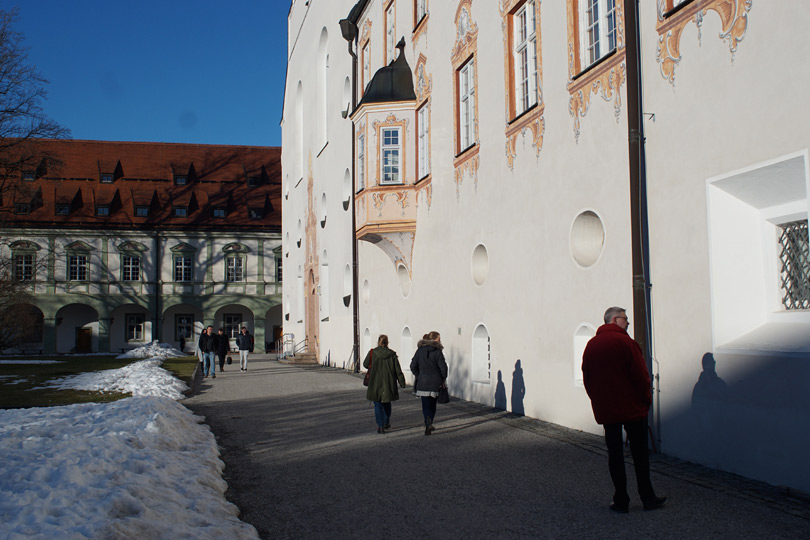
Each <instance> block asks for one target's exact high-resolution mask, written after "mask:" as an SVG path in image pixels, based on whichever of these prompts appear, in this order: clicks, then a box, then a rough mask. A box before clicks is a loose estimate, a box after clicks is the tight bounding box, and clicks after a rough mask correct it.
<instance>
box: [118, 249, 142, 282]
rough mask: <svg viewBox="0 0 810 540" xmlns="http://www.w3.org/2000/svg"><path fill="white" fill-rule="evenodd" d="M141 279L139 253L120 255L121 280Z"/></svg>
mask: <svg viewBox="0 0 810 540" xmlns="http://www.w3.org/2000/svg"><path fill="white" fill-rule="evenodd" d="M140 280H141V257H140V256H139V255H122V256H121V281H140Z"/></svg>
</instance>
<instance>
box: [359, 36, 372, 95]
mask: <svg viewBox="0 0 810 540" xmlns="http://www.w3.org/2000/svg"><path fill="white" fill-rule="evenodd" d="M362 54H363V85H362V86H363V87H362V88H361V89H360V93H361V94H365V93H366V86H368V83H369V82H370V79H369V78H370V77H371V43H366V44H365V46H364V47H363V49H362Z"/></svg>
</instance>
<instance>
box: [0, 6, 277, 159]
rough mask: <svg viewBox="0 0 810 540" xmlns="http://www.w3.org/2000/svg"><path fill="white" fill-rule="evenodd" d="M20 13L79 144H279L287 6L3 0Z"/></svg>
mask: <svg viewBox="0 0 810 540" xmlns="http://www.w3.org/2000/svg"><path fill="white" fill-rule="evenodd" d="M15 6H19V9H20V11H19V16H18V19H17V24H16V29H17V30H18V31H20V32H22V33H23V34H24V35H25V41H24V43H25V45H26V46H27V47H28V48H29V51H28V55H29V62H30V63H33V64H35V65H36V66H37V69H38V70H39V72H40V73H41V74H42V75H43V76H44V77H45V78H46V79H48V81H49V82H50V84H49V85H48V86H47V90H48V99H47V101H46V102H45V111H46V113H47V114H48V116H50V117H51V118H52V119H54V120H56V121H57V122H59V123H60V124H62V125H63V126H65V127H67V128H69V129H70V130H71V131H72V134H73V138H74V139H98V140H116V141H156V142H186V143H203V144H244V145H269V146H280V145H281V128H280V127H279V122H280V121H281V113H282V104H283V97H284V76H285V69H286V58H287V14H288V12H289V7H290V2H289V0H233V1H231V2H222V1H214V0H196V1H191V0H107V1H103V0H0V7H2V9H6V10H8V9H11V8H13V7H15ZM226 6H227V7H226Z"/></svg>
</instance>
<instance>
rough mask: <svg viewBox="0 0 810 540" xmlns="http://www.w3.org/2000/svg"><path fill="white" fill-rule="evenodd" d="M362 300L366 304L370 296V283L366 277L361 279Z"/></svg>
mask: <svg viewBox="0 0 810 540" xmlns="http://www.w3.org/2000/svg"><path fill="white" fill-rule="evenodd" d="M362 294H363V302H364V303H366V304H368V299H369V298H370V297H371V285H370V284H369V282H368V280H367V279H364V280H363V292H362Z"/></svg>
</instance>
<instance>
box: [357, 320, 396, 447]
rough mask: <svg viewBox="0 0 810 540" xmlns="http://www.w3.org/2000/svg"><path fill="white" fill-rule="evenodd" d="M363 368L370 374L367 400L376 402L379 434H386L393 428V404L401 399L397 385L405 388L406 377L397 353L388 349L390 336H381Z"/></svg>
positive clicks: (375, 412)
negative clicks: (387, 430) (386, 431)
mask: <svg viewBox="0 0 810 540" xmlns="http://www.w3.org/2000/svg"><path fill="white" fill-rule="evenodd" d="M363 367H364V368H366V369H368V370H369V372H370V373H369V377H368V391H367V392H366V399H368V400H369V401H373V402H374V417H375V419H376V420H377V433H385V430H386V429H388V428H390V427H391V424H390V422H391V402H392V401H396V400H398V399H399V391H398V390H397V383H399V385H400V386H401V387H402V388H405V375H403V374H402V368H400V367H399V359H398V358H397V353H395V352H394V351H392V350H391V349H389V348H388V336H386V335H385V334H381V335H380V337H379V339H378V340H377V348H376V349H372V350H370V351H369V352H368V354H367V355H366V359H365V361H364V362H363Z"/></svg>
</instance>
